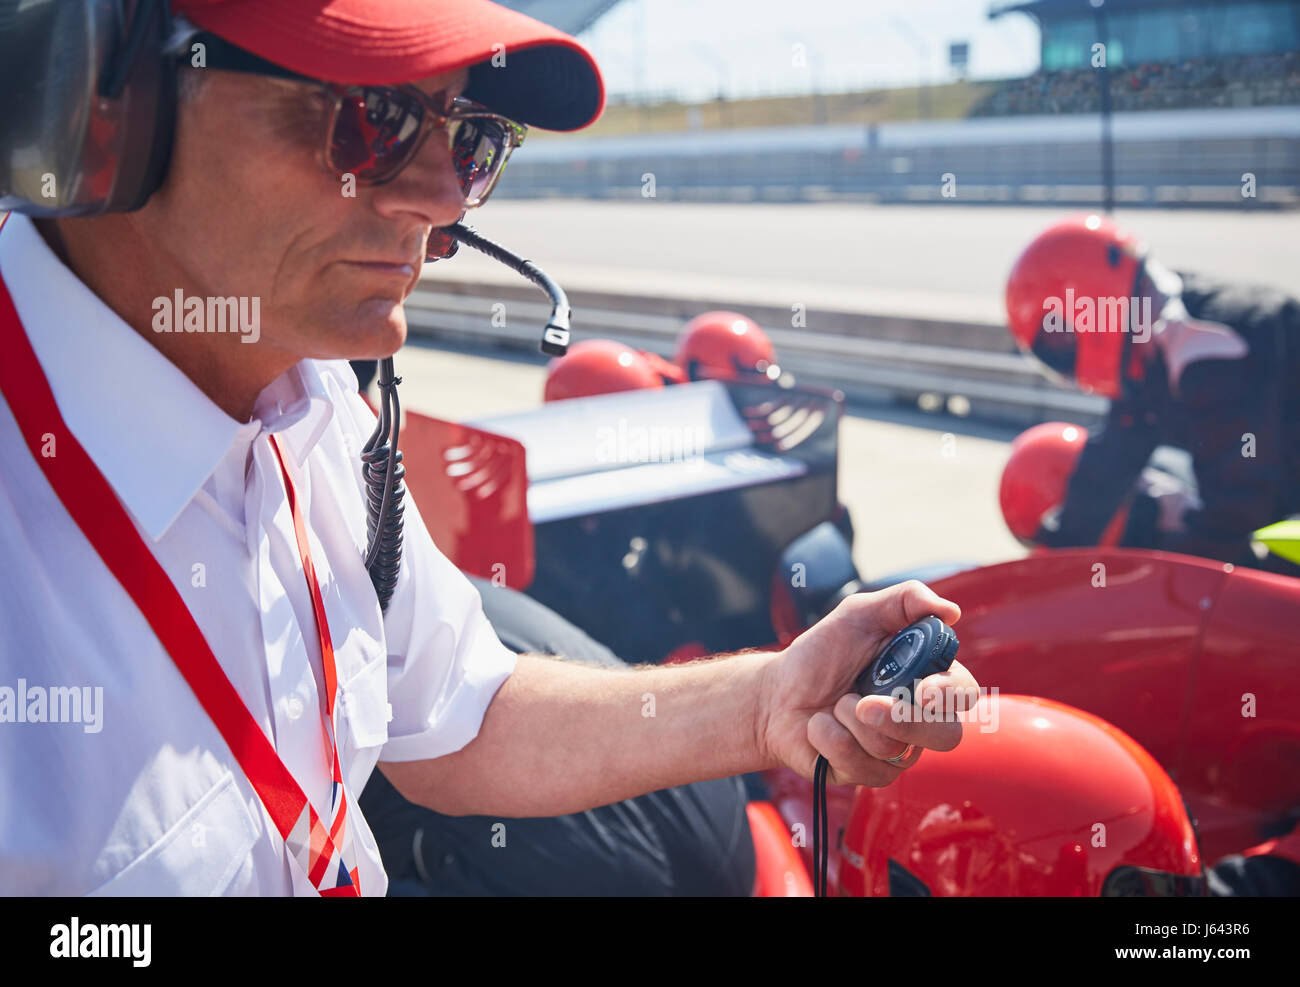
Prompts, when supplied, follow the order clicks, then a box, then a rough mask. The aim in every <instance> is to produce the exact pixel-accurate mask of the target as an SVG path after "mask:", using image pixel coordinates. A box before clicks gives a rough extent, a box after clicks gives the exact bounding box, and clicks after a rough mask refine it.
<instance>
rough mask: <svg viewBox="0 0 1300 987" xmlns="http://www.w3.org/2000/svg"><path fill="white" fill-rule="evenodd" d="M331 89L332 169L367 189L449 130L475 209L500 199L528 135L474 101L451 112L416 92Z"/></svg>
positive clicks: (468, 204)
mask: <svg viewBox="0 0 1300 987" xmlns="http://www.w3.org/2000/svg"><path fill="white" fill-rule="evenodd" d="M323 88H324V90H325V92H326V93H327V95H328V97H329V98H330V100H331V105H330V110H329V124H328V127H327V130H326V134H325V163H326V165H327V166H328V167H329V168H330V169H331V170H332V171H333V172H334V173H335V174H336V175H338V176H339V177H342V176H343V175H345V174H351V175H355V176H356V179H357V181H358V182H360V183H362V184H365V185H382V184H383V183H384V182H388V181H391V180H392V179H394V178H396V177H397V175H398V173H399V172H400V171H401V170H402V169H403V168H405V167H406V166H407V165H408V164H410V162H411V161H412V160H413V159H414V158H415V155H416V154H417V153H418V152H419V150H420V147H421V145H422V144H423V143H424V141H425V139H426V138H427V137H428V136H429V134H430V133H431V132H432V131H434V130H437V129H439V128H441V129H442V130H443V131H444V132H445V133H446V134H447V147H448V150H450V151H451V160H452V165H453V167H455V169H456V175H457V177H458V178H459V179H460V185H461V192H462V193H463V194H464V196H465V208H467V209H472V208H474V207H475V206H480V205H482V204H483V202H484V201H485V200H486V199H487V197H488V196H489V195H490V194H491V193H492V189H493V188H495V187H496V183H497V180H498V179H499V178H500V177H501V172H502V170H504V168H505V164H506V161H507V159H509V157H510V152H511V151H513V150H514V149H515V148H516V147H518V146H519V145H520V144H522V143H523V141H524V135H525V134H526V133H527V128H526V127H524V126H523V125H521V124H518V123H515V122H514V121H513V120H510V119H507V118H506V117H503V116H501V115H500V114H499V113H493V112H491V111H490V110H488V109H487V108H486V107H483V106H480V105H479V104H478V103H475V102H474V101H472V100H468V99H464V98H457V99H453V100H452V101H451V104H450V106H449V107H447V109H446V110H444V109H443V108H442V107H440V106H438V105H437V104H436V103H435V102H434V101H433V99H432V98H431V97H430V96H428V95H426V94H425V93H423V92H421V91H420V90H419V89H417V88H416V87H414V86H346V87H344V86H332V85H328V84H326V85H325V86H324V87H323Z"/></svg>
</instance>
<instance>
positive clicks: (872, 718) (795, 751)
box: [759, 580, 979, 788]
mask: <svg viewBox="0 0 1300 987" xmlns="http://www.w3.org/2000/svg"><path fill="white" fill-rule="evenodd" d="M931 614H933V615H934V616H936V617H938V618H939V619H940V620H942V621H943V622H944V623H946V624H953V623H956V621H957V620H958V618H960V617H961V610H960V609H959V608H958V607H957V605H956V604H955V603H952V602H950V601H948V600H945V599H943V598H941V597H939V596H937V595H936V594H935V593H933V592H932V591H931V590H930V588H929V587H927V586H926V585H924V584H923V583H920V582H917V581H916V580H909V581H908V582H905V583H900V584H899V585H897V586H891V587H889V588H888V589H884V590H881V591H880V592H878V593H858V594H855V595H853V596H850V597H848V598H847V599H845V600H844V601H843V602H841V603H840V605H839V606H837V607H836V608H835V609H834V610H833V611H832V612H831V613H829V614H828V615H827V616H826V617H824V618H823V619H822V620H820V621H818V622H817V623H816V624H815V625H814V626H813V627H811V628H809V629H808V630H807V631H805V632H804V633H803V634H801V635H800V636H799V637H798V638H796V639H795V640H794V641H793V642H791V644H790V646H789V647H788V648H786V649H785V651H784V652H783V653H782V654H781V657H780V658H779V659H778V660H776V661H774V662H772V663H771V664H769V665H768V666H767V669H766V681H765V682H764V685H763V689H762V693H761V698H760V708H759V718H760V722H759V729H760V742H761V743H763V744H764V745H765V746H766V749H767V751H768V754H769V757H770V758H771V760H773V761H779V762H781V763H783V764H786V765H789V766H790V767H791V768H793V769H794V770H795V771H797V772H798V773H799V774H801V775H802V776H803V777H805V778H812V775H813V768H814V766H815V764H816V761H817V755H818V754H822V755H825V757H826V759H827V760H828V761H829V762H830V774H829V776H828V779H827V780H828V781H829V782H830V783H831V784H833V785H868V786H870V787H873V788H878V787H881V786H884V785H888V784H889V783H890V782H892V781H893V780H894V779H895V778H897V777H898V776H899V774H901V773H902V771H903V770H904V769H905V768H907V767H910V766H911V765H913V764H915V763H916V762H917V760H918V759H919V758H920V756H921V748H924V747H928V748H930V749H931V750H936V751H949V750H952V749H953V748H954V747H956V746H957V744H958V743H960V742H961V732H962V725H961V723H960V722H959V721H957V720H956V719H951V720H947V721H944V720H936V717H935V715H934V714H933V713H931V714H930V715H929V716H928V717H922V716H921V715H920V711H919V710H916V709H912V710H909V711H908V712H909V714H911V715H908V716H906V717H903V716H895V715H892V713H891V710H892V707H893V706H894V700H893V699H891V698H890V697H888V696H865V697H863V696H858V695H856V694H855V693H853V691H852V690H853V682H854V680H855V679H856V678H857V677H858V675H859V673H860V672H861V671H862V669H863V668H865V667H866V665H867V663H868V662H870V661H871V660H872V659H873V658H874V657H875V656H876V653H877V652H878V651H879V650H880V649H881V648H882V647H883V646H884V645H885V644H886V643H887V642H888V641H889V639H890V638H891V637H893V635H894V634H895V633H897V632H898V631H900V630H902V629H903V628H904V627H906V626H907V625H908V624H910V623H912V622H914V621H917V620H920V619H921V618H922V617H926V616H929V615H931ZM935 689H942V690H943V691H944V692H945V693H946V694H945V695H944V697H943V706H942V707H939V706H938V703H937V702H934V690H935ZM949 694H951V695H949ZM978 696H979V686H978V684H977V683H976V681H975V679H974V677H973V676H972V675H971V674H970V672H968V671H967V670H966V669H965V667H964V666H962V664H961V663H960V662H953V664H952V667H951V668H950V669H949V670H948V671H947V672H943V673H941V674H937V675H931V676H929V677H928V678H926V679H924V680H923V683H922V687H921V695H920V696H918V697H916V698H917V701H918V702H920V703H922V705H924V706H927V707H933V708H935V709H937V708H943V709H955V710H956V711H962V710H967V709H972V708H974V706H975V703H976V701H977V699H978ZM900 712H902V711H901V710H900ZM877 718H878V719H877ZM927 720H929V722H927ZM909 744H912V745H914V746H915V747H916V750H914V751H913V752H912V753H911V754H910V755H909V756H908V757H906V758H904V759H903V760H902V761H901V762H899V763H898V764H889V763H887V762H886V761H885V758H890V757H897V756H898V755H899V754H901V753H902V752H903V751H905V750H906V749H907V746H908V745H909Z"/></svg>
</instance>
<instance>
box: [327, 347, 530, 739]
mask: <svg viewBox="0 0 1300 987" xmlns="http://www.w3.org/2000/svg"><path fill="white" fill-rule="evenodd" d="M340 372H341V371H340ZM345 400H347V401H348V403H349V410H350V411H351V412H352V413H353V415H354V416H355V417H356V419H357V421H358V423H359V424H365V425H366V427H367V428H369V427H373V425H374V414H373V412H371V411H370V409H369V408H367V407H366V406H365V404H364V402H362V400H361V399H360V397H358V395H357V394H356V393H355V392H352V393H351V394H348V395H347V396H346V398H345ZM367 423H368V424H367ZM402 506H403V543H402V566H401V570H400V572H399V574H398V578H397V586H396V588H395V589H394V591H393V596H392V599H391V600H390V601H389V604H388V610H387V611H386V612H385V614H384V637H385V639H386V641H387V648H388V699H389V703H390V705H391V706H392V713H393V715H392V719H391V720H390V721H389V723H388V741H387V742H386V743H385V744H384V746H383V749H382V750H381V752H380V755H379V760H381V761H420V760H425V759H428V758H434V757H441V756H442V755H444V754H451V753H454V752H456V751H458V750H460V749H461V748H462V747H464V746H465V745H466V744H468V743H469V742H470V741H471V740H473V739H474V738H475V737H476V736H477V735H478V731H479V727H480V726H481V725H482V722H483V716H484V714H485V713H486V712H487V708H488V705H489V704H490V703H491V702H492V698H493V696H495V695H496V692H497V690H498V689H499V688H501V685H502V684H503V683H504V682H505V680H506V679H508V678H509V677H510V674H511V673H512V672H513V671H514V669H515V662H516V659H517V656H516V655H515V653H514V652H513V651H511V650H510V649H509V648H507V647H506V646H505V645H504V644H502V643H501V640H500V638H498V637H497V634H496V632H495V631H494V630H493V629H492V625H491V624H489V623H488V620H487V618H486V617H485V616H484V614H483V601H482V599H481V598H480V596H479V592H478V590H477V589H476V588H475V587H474V585H473V584H472V583H471V582H470V581H469V580H468V579H467V578H466V577H465V575H464V573H462V572H461V571H460V570H459V569H457V568H456V566H454V565H453V564H452V563H451V561H450V560H449V559H448V558H447V557H446V556H445V555H444V554H443V553H442V552H441V551H440V550H439V548H438V547H437V545H435V544H434V542H433V538H432V537H431V536H430V535H429V530H428V528H427V527H425V524H424V519H423V518H422V517H421V515H420V510H419V508H418V507H417V506H416V504H415V501H414V499H413V498H412V496H411V495H410V492H409V491H408V492H407V496H406V499H405V501H403V505H402ZM426 506H428V505H426Z"/></svg>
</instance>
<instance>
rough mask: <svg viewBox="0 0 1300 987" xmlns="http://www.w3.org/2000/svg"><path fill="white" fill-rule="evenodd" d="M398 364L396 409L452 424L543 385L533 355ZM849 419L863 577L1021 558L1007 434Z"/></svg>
mask: <svg viewBox="0 0 1300 987" xmlns="http://www.w3.org/2000/svg"><path fill="white" fill-rule="evenodd" d="M396 365H397V372H398V374H399V375H400V376H401V377H402V379H403V383H402V386H401V398H402V405H403V407H405V408H410V409H414V410H416V411H421V412H423V413H425V414H429V415H434V416H436V417H439V418H445V419H449V420H453V421H458V420H463V419H468V418H474V417H477V416H480V415H489V414H495V413H499V412H505V411H520V410H524V409H527V408H531V407H536V406H537V405H539V404H540V403H541V397H542V386H543V382H544V380H545V376H546V371H545V365H544V363H543V362H542V357H541V356H540V355H539V356H538V357H537V358H536V359H535V360H532V359H528V358H519V357H509V358H501V357H493V356H488V355H483V354H482V353H470V352H464V351H457V350H453V349H447V348H434V347H431V346H427V345H408V346H406V347H405V348H404V349H403V350H402V351H401V352H400V353H399V354H398V356H397V360H396ZM850 411H851V413H850V414H849V415H847V416H846V417H845V418H844V420H843V421H842V422H841V425H840V499H841V500H842V501H843V502H844V503H846V504H847V505H848V507H849V510H850V511H851V512H852V515H853V521H854V525H855V529H856V538H855V541H856V544H855V546H854V554H855V557H856V560H857V564H858V568H859V569H860V570H861V571H862V572H863V574H864V575H865V576H867V577H868V578H873V579H874V578H879V577H881V576H885V575H888V574H890V573H893V572H897V571H899V570H902V569H907V568H911V567H913V566H919V565H926V564H929V563H936V562H944V561H947V560H951V559H962V560H965V561H969V562H974V563H987V562H997V561H1002V560H1005V559H1011V558H1018V557H1020V556H1021V555H1023V554H1024V551H1023V549H1022V548H1021V547H1020V544H1019V543H1018V542H1017V541H1016V540H1015V539H1014V538H1013V537H1012V536H1011V535H1010V533H1009V532H1008V531H1007V529H1006V525H1005V524H1003V522H1002V515H1001V512H1000V510H999V509H998V502H997V489H998V478H999V477H1000V476H1001V472H1002V465H1003V463H1004V462H1005V461H1006V457H1007V455H1008V442H1009V441H1010V439H1011V438H1012V437H1014V436H1013V432H1014V430H1010V431H1008V430H996V429H992V428H989V429H983V428H979V427H978V426H974V425H971V424H970V423H963V422H962V421H961V420H960V419H954V418H941V417H937V416H922V415H920V414H916V415H909V414H906V413H898V412H894V411H890V410H887V409H850ZM855 412H856V413H855ZM864 412H865V413H864ZM959 430H960V431H959Z"/></svg>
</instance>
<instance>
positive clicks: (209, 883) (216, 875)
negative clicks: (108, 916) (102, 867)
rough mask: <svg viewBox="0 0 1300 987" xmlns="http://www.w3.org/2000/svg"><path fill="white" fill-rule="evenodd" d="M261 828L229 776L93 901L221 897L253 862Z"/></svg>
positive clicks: (96, 892) (98, 891)
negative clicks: (118, 898)
mask: <svg viewBox="0 0 1300 987" xmlns="http://www.w3.org/2000/svg"><path fill="white" fill-rule="evenodd" d="M258 836H259V832H258V827H257V826H256V824H255V823H254V822H253V817H252V816H251V815H250V814H249V811H248V807H247V806H245V805H244V800H243V798H242V797H241V796H240V794H239V788H238V787H237V786H236V785H235V778H234V775H233V774H231V773H230V772H229V771H227V772H226V773H225V775H224V776H223V777H222V779H221V780H220V781H218V782H217V783H216V784H215V785H213V786H212V788H210V789H209V790H208V791H207V793H206V794H205V795H204V796H203V797H202V798H201V799H199V800H198V802H196V803H195V804H194V805H193V806H192V807H191V808H190V810H189V811H188V812H186V813H185V815H183V816H181V818H180V819H179V820H178V821H177V823H176V824H175V825H174V826H172V828H171V829H169V830H168V831H167V832H166V833H164V834H163V836H162V837H161V838H160V839H159V840H158V842H156V843H155V844H154V845H153V846H151V847H150V848H149V849H148V850H146V851H145V852H144V853H142V854H141V855H140V856H139V857H137V858H136V859H135V860H133V861H131V863H129V864H127V866H126V867H125V868H124V869H123V870H121V871H120V872H119V873H118V874H117V875H116V876H114V877H112V878H110V879H109V880H108V881H107V882H106V883H104V884H101V885H100V886H99V887H98V888H96V889H95V890H94V891H92V892H90V894H91V896H92V897H137V896H142V895H149V896H185V897H203V896H209V895H220V894H223V893H224V892H225V891H226V889H227V888H228V887H230V884H231V882H232V881H233V880H234V878H235V876H236V875H237V874H238V873H239V872H240V870H241V869H242V868H243V867H244V865H245V864H247V863H248V861H249V854H250V853H251V851H252V849H253V844H254V843H255V842H256V841H257V838H258Z"/></svg>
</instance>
